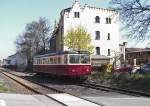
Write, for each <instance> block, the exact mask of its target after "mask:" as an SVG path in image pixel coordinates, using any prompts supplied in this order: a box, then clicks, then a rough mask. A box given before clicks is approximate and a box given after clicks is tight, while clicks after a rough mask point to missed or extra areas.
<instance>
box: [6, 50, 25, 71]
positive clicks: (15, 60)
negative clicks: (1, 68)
mask: <svg viewBox="0 0 150 106" xmlns="http://www.w3.org/2000/svg"><path fill="white" fill-rule="evenodd" d="M4 65H5V67H7V68H12V69H18V70H24V69H25V68H26V66H27V58H26V56H24V55H23V54H22V53H19V52H17V53H16V54H14V55H11V56H8V57H7V59H4Z"/></svg>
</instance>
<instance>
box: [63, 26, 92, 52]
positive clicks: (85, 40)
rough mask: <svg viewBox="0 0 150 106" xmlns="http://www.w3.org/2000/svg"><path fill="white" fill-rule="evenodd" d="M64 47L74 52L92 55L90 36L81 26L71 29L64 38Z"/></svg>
mask: <svg viewBox="0 0 150 106" xmlns="http://www.w3.org/2000/svg"><path fill="white" fill-rule="evenodd" d="M64 42H65V46H67V47H68V48H69V49H72V50H74V51H89V52H90V53H92V51H93V46H92V45H91V36H90V34H88V32H87V31H86V30H85V28H83V27H82V26H79V27H78V28H76V29H74V28H71V29H70V30H69V31H68V33H67V35H66V36H65V37H64Z"/></svg>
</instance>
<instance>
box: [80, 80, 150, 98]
mask: <svg viewBox="0 0 150 106" xmlns="http://www.w3.org/2000/svg"><path fill="white" fill-rule="evenodd" d="M78 85H79V86H84V87H89V88H92V89H97V90H104V91H108V92H109V91H113V92H118V93H122V94H128V95H132V96H144V97H150V93H145V92H140V91H133V90H128V89H122V88H115V87H108V86H104V85H99V84H95V83H91V82H83V83H81V84H78Z"/></svg>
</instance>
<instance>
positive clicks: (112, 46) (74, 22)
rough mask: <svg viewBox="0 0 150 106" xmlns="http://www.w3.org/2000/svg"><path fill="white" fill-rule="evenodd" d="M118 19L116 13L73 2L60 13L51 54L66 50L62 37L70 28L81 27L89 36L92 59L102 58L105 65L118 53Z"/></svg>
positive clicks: (53, 36) (51, 43) (52, 38)
mask: <svg viewBox="0 0 150 106" xmlns="http://www.w3.org/2000/svg"><path fill="white" fill-rule="evenodd" d="M118 18H119V14H118V12H117V11H114V10H110V9H103V8H97V7H91V6H88V5H87V4H86V5H84V6H83V7H82V6H81V5H80V3H79V2H78V1H75V2H74V3H73V5H72V6H71V7H69V8H66V9H63V10H62V11H61V13H60V20H59V23H58V26H57V27H55V29H54V31H53V35H52V37H51V40H50V45H51V50H52V51H53V52H57V51H64V50H68V48H67V47H65V46H64V41H63V38H64V36H65V35H66V34H67V33H68V31H69V30H70V28H76V27H78V26H83V27H84V28H85V29H86V30H87V32H88V33H90V34H91V38H92V42H91V44H92V45H93V46H94V54H93V55H92V57H95V56H96V58H97V59H98V58H99V59H100V58H101V57H103V60H105V61H106V60H108V61H106V63H107V62H109V61H110V60H111V59H112V58H113V57H114V51H119V25H118ZM102 55H103V56H102ZM104 57H106V59H104ZM108 58H110V59H108Z"/></svg>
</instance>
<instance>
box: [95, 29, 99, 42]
mask: <svg viewBox="0 0 150 106" xmlns="http://www.w3.org/2000/svg"><path fill="white" fill-rule="evenodd" d="M95 35H96V36H95V40H100V31H96V32H95Z"/></svg>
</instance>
